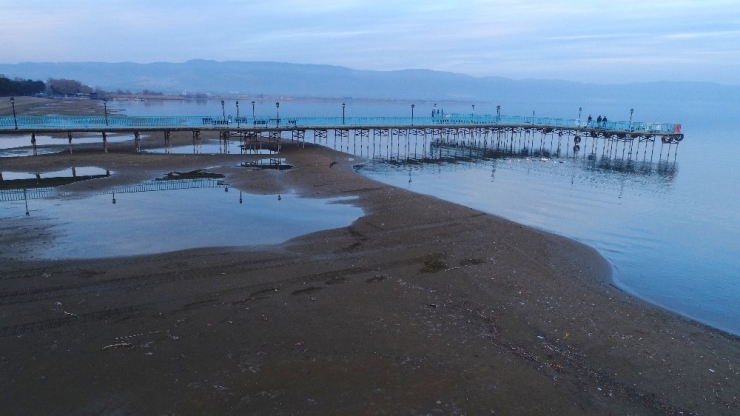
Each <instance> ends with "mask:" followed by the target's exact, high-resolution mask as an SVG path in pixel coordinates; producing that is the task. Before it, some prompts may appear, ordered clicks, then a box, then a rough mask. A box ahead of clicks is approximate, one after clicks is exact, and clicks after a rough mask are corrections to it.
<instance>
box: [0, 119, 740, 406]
mask: <svg viewBox="0 0 740 416" xmlns="http://www.w3.org/2000/svg"><path fill="white" fill-rule="evenodd" d="M173 136H175V135H173ZM177 140H182V141H187V140H188V137H187V135H186V134H185V135H181V137H175V143H177ZM145 142H148V140H145V141H143V142H142V145H144V144H147V145H154V143H145ZM79 149H80V150H79V151H76V153H75V154H73V155H69V154H54V155H44V156H38V157H27V158H15V159H10V160H1V161H0V163H2V164H3V166H12V167H18V168H24V167H25V168H29V169H31V168H32V169H39V168H47V169H52V168H54V167H58V166H67V165H70V164H80V165H82V164H85V165H87V164H92V165H96V166H98V165H100V166H101V167H104V168H109V169H111V170H112V171H115V172H117V174H116V175H115V176H114V177H111V178H106V179H104V180H94V181H87V182H78V183H76V184H73V185H71V186H67V187H65V190H67V191H69V192H85V191H88V190H89V189H90V187H91V186H93V187H96V188H98V187H100V188H106V187H112V186H119V185H120V184H129V183H135V182H137V181H140V180H141V179H142V178H147V179H150V178H151V177H154V176H157V173H158V172H162V171H167V170H169V169H172V170H174V169H189V168H191V167H200V168H202V167H206V166H215V165H219V164H221V165H225V166H223V167H220V168H212V170H213V171H216V172H220V173H224V174H225V175H226V176H227V180H228V181H229V183H230V187H232V188H236V189H240V190H243V191H246V192H254V193H265V194H270V193H278V192H284V191H286V190H288V189H295V190H296V191H297V192H298V193H300V194H301V195H303V196H306V197H327V196H354V195H357V200H356V201H353V203H355V204H358V205H359V206H361V207H362V208H363V209H364V210H365V215H364V216H363V217H361V218H360V219H358V220H357V221H355V223H353V224H352V225H351V226H349V227H344V228H339V229H334V230H326V231H322V232H318V233H313V234H309V235H305V236H301V237H298V238H295V239H292V240H290V241H288V242H286V243H284V244H280V245H278V246H265V247H241V248H239V247H221V248H207V249H193V250H184V251H179V252H172V253H163V254H159V255H151V256H136V257H132V258H112V259H92V260H69V261H66V260H60V261H23V260H18V259H16V260H12V261H11V260H3V262H2V266H0V271H1V272H0V275H1V276H3V277H2V280H0V281H2V292H0V294H2V296H0V302H2V304H3V310H4V311H3V313H2V314H0V335H1V336H0V343H1V344H2V351H4V352H3V354H2V355H3V357H2V360H1V361H0V368H2V370H3V372H4V374H6V377H5V378H4V379H3V381H0V383H1V384H0V385H1V386H2V388H1V389H0V391H1V392H0V402H2V403H4V405H5V408H7V409H8V412H10V413H24V412H25V413H41V414H65V413H76V414H86V413H96V414H97V413H115V412H123V413H143V414H162V413H173V414H193V413H196V414H243V413H245V412H246V413H259V414H282V413H288V414H290V413H301V414H327V413H360V414H378V413H411V414H418V413H422V414H423V413H433V412H442V413H450V414H463V413H465V414H480V413H489V412H490V411H491V410H494V411H495V412H497V413H518V414H542V413H550V414H552V413H560V414H607V413H630V414H634V413H639V414H645V413H648V414H678V413H679V412H684V413H685V414H692V413H700V414H704V413H709V414H734V413H737V412H738V410H739V409H740V399H739V398H738V396H737V393H736V392H737V391H740V358H739V357H740V338H738V337H737V336H733V335H730V334H727V333H725V332H723V331H720V330H716V329H713V328H711V327H707V326H706V325H705V324H701V323H698V322H696V321H690V320H689V319H688V318H686V317H684V316H682V315H678V314H676V313H674V312H671V311H668V310H665V309H663V308H661V307H659V306H656V305H653V304H649V303H647V302H646V301H644V300H642V299H640V298H637V297H634V296H633V295H631V294H629V293H627V292H625V291H623V290H622V289H619V288H616V287H614V286H613V285H612V282H611V266H610V265H609V263H608V261H607V260H606V259H605V258H604V257H603V256H602V255H601V254H600V253H598V251H596V250H595V249H593V248H592V247H589V246H586V245H584V244H583V243H580V242H577V241H575V240H571V239H568V238H566V237H562V236H557V235H554V234H551V233H547V232H544V231H541V230H537V229H533V228H528V227H525V226H523V225H520V224H516V223H513V222H511V221H508V220H505V219H503V218H500V217H495V216H492V215H489V214H485V213H482V212H480V211H477V210H474V209H470V208H467V207H463V206H460V205H456V204H453V203H450V202H446V201H442V200H440V199H437V198H433V197H429V196H424V195H420V194H414V193H411V192H409V191H406V190H403V189H399V188H394V187H391V186H388V185H384V184H381V183H378V182H374V181H372V180H370V179H367V178H365V177H363V176H361V175H360V174H359V173H357V172H355V171H354V169H353V164H354V163H355V162H353V161H350V160H349V159H350V158H349V157H348V156H347V155H343V154H341V153H338V152H334V151H331V150H329V149H325V148H321V147H318V146H312V145H311V146H306V148H305V149H303V148H297V147H293V146H286V147H285V148H284V152H283V156H284V157H285V158H286V159H287V160H288V163H291V164H292V165H293V166H294V168H293V169H291V170H288V171H269V170H263V171H245V170H243V169H239V168H237V167H235V166H234V165H235V163H233V162H234V161H236V160H239V161H242V160H249V159H250V158H251V157H253V158H260V155H255V156H244V155H215V156H212V155H159V154H135V153H133V149H132V146H131V144H130V143H111V144H109V153H108V154H102V153H101V151H100V149H99V148H98V146H96V145H87V146H80V148H79ZM85 149H89V150H85ZM335 162H336V163H335ZM333 163H335V164H333ZM205 215H208V214H207V213H205ZM235 226H240V227H248V223H245V224H238V225H235ZM24 227H25V228H24ZM245 230H248V228H245ZM39 234H41V235H40V236H39ZM29 236H30V238H31V240H33V239H41V240H43V239H44V238H46V237H45V236H44V230H43V229H37V228H35V226H33V225H29V223H24V221H23V219H20V220H19V221H14V222H12V224H4V225H0V246H2V247H3V252H6V251H5V248H7V247H8V246H9V245H11V244H18V239H19V238H22V239H28V238H29ZM30 243H33V241H31V242H30ZM34 391H37V392H43V393H32V392H34ZM39 395H40V396H39ZM38 397H41V398H42V400H38Z"/></svg>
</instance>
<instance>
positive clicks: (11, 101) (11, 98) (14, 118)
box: [10, 97, 18, 130]
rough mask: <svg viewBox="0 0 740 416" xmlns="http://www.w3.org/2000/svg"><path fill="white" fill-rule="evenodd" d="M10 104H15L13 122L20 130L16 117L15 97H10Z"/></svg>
mask: <svg viewBox="0 0 740 416" xmlns="http://www.w3.org/2000/svg"><path fill="white" fill-rule="evenodd" d="M10 105H12V106H13V123H14V124H15V129H16V130H18V119H17V118H16V117H15V97H10Z"/></svg>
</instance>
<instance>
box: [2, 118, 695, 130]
mask: <svg viewBox="0 0 740 416" xmlns="http://www.w3.org/2000/svg"><path fill="white" fill-rule="evenodd" d="M16 125H17V128H18V129H22V130H37V131H43V130H70V131H74V130H76V129H86V130H96V131H97V130H99V131H111V132H112V131H116V130H126V131H131V130H135V129H142V130H145V129H167V128H172V129H193V130H197V129H210V130H213V129H224V130H234V129H237V128H239V129H269V128H281V129H290V128H304V127H305V128H318V127H326V128H333V129H336V128H339V129H341V128H343V127H346V128H358V127H370V126H372V127H382V126H388V127H392V126H403V127H414V126H424V127H429V126H435V127H436V126H439V127H445V126H475V125H481V126H484V125H485V126H496V125H502V126H527V125H532V126H538V127H555V128H574V129H603V130H609V131H625V132H637V133H643V132H644V133H681V125H680V124H673V123H646V122H628V121H609V122H606V123H604V122H602V123H597V122H596V121H591V122H590V123H588V122H587V121H586V120H581V119H565V118H552V117H522V116H506V115H501V116H496V115H473V114H445V115H443V116H438V117H280V118H276V117H240V118H239V119H235V118H231V117H229V118H226V119H224V118H223V117H208V116H121V115H114V116H110V115H109V116H108V117H105V116H17V117H15V118H14V117H12V116H2V117H0V131H2V132H4V133H7V132H8V131H9V130H14V129H15V128H16Z"/></svg>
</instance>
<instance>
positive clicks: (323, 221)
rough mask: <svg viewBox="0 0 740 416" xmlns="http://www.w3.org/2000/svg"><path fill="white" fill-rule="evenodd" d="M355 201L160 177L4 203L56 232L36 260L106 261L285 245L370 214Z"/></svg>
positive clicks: (3, 210) (10, 213)
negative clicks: (258, 192)
mask: <svg viewBox="0 0 740 416" xmlns="http://www.w3.org/2000/svg"><path fill="white" fill-rule="evenodd" d="M353 199H354V198H332V199H310V198H301V197H298V196H297V195H296V194H294V193H288V194H282V195H255V194H250V193H246V192H240V191H238V190H236V189H233V188H228V185H227V184H225V183H223V182H222V181H217V180H212V179H197V180H174V181H152V182H148V183H145V184H140V185H138V186H136V187H131V188H128V189H119V190H117V191H116V192H115V193H113V192H110V193H105V194H98V195H89V196H85V197H82V198H79V197H75V198H70V197H69V196H66V195H62V194H57V195H55V196H52V197H47V198H39V199H32V200H28V201H25V200H15V201H7V202H0V219H2V218H9V217H24V216H25V212H26V208H25V203H26V202H27V203H28V209H29V214H30V217H31V218H32V219H37V220H39V221H41V222H42V223H43V224H44V225H46V226H48V227H49V230H50V231H51V233H52V235H53V238H52V241H51V243H46V244H40V246H39V247H38V249H36V250H33V251H32V253H31V254H30V256H29V257H31V258H38V259H70V258H101V257H117V256H131V255H143V254H155V253H163V252H169V251H176V250H183V249H191V248H198V247H220V246H251V245H270V244H279V243H282V242H285V241H287V240H289V239H291V238H294V237H297V236H300V235H304V234H308V233H312V232H316V231H321V230H327V229H332V228H338V227H343V226H347V225H349V224H351V223H352V222H353V221H355V220H357V219H358V218H360V217H361V216H362V215H363V211H362V209H360V208H358V207H356V206H354V205H352V200H353Z"/></svg>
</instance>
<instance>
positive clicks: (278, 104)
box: [275, 102, 280, 126]
mask: <svg viewBox="0 0 740 416" xmlns="http://www.w3.org/2000/svg"><path fill="white" fill-rule="evenodd" d="M275 111H277V120H276V121H275V126H278V125H280V103H279V102H276V103H275Z"/></svg>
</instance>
